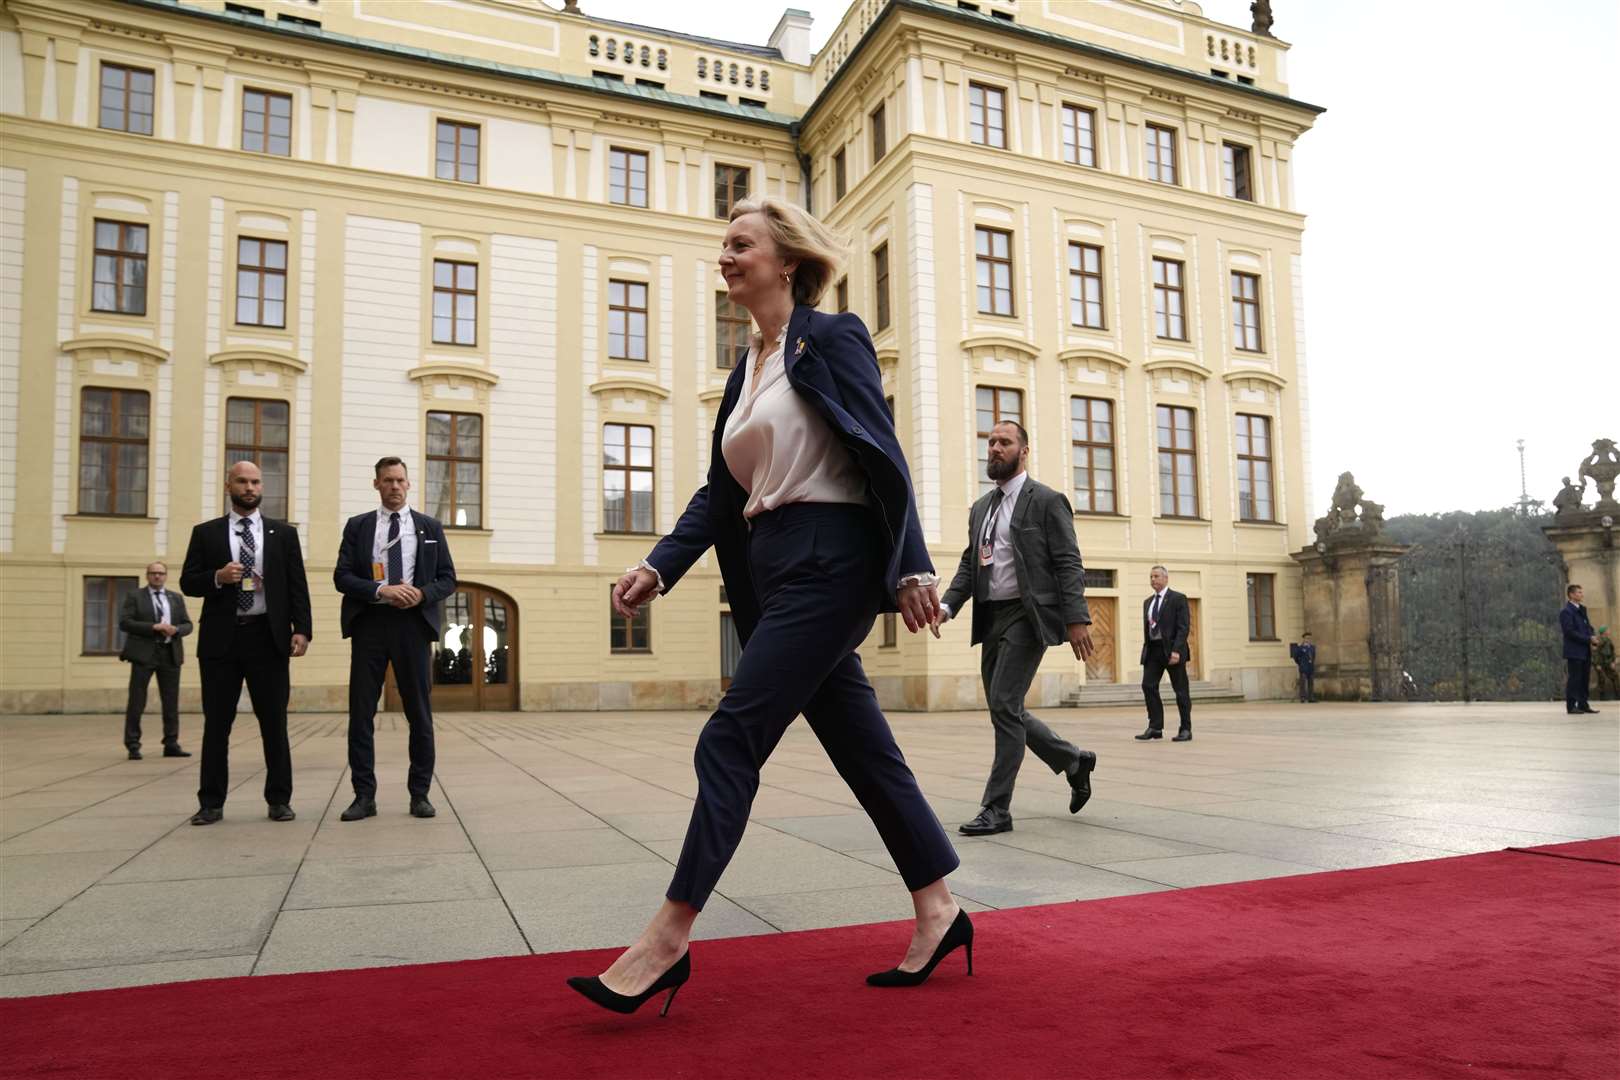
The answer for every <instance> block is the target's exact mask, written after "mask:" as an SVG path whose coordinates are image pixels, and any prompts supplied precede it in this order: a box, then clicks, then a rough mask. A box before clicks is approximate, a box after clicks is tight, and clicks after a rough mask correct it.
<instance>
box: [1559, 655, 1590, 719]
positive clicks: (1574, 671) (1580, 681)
mask: <svg viewBox="0 0 1620 1080" xmlns="http://www.w3.org/2000/svg"><path fill="white" fill-rule="evenodd" d="M1564 666H1565V667H1566V668H1567V669H1568V674H1569V677H1568V678H1566V679H1565V680H1564V709H1565V710H1566V711H1568V712H1574V711H1575V710H1577V709H1584V708H1587V707H1588V706H1587V700H1586V695H1587V694H1588V693H1589V688H1590V687H1591V684H1592V661H1590V660H1574V659H1571V658H1570V657H1567V656H1566V657H1564Z"/></svg>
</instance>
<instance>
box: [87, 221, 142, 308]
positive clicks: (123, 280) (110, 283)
mask: <svg viewBox="0 0 1620 1080" xmlns="http://www.w3.org/2000/svg"><path fill="white" fill-rule="evenodd" d="M90 308H91V310H93V311H116V312H118V313H119V314H121V315H145V314H146V226H145V225H131V224H129V223H127V222H123V221H102V220H101V219H100V218H97V219H96V265H95V272H94V274H93V276H92V289H91V293H90Z"/></svg>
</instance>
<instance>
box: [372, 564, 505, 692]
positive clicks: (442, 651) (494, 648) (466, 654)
mask: <svg viewBox="0 0 1620 1080" xmlns="http://www.w3.org/2000/svg"><path fill="white" fill-rule="evenodd" d="M441 612H442V614H441V617H440V622H439V637H438V640H437V641H435V642H434V643H433V661H432V663H433V707H434V708H436V709H444V710H449V711H455V712H474V711H483V710H511V709H516V708H517V707H518V692H517V671H518V667H517V662H518V625H517V605H516V604H514V603H513V602H512V598H511V597H509V596H507V595H506V594H504V593H501V592H497V591H496V590H494V589H488V588H484V587H483V586H480V585H465V584H464V585H460V586H458V587H457V589H456V591H455V592H454V593H452V594H451V595H450V596H448V597H446V598H445V601H444V605H443V607H442V609H441ZM383 702H384V708H386V709H389V710H390V711H396V712H397V711H398V710H399V708H400V706H401V701H400V697H399V690H398V689H397V688H396V687H395V685H394V672H393V669H392V668H390V669H389V672H388V682H387V684H386V687H385V693H384V695H383Z"/></svg>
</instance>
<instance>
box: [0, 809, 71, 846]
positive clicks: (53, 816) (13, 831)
mask: <svg viewBox="0 0 1620 1080" xmlns="http://www.w3.org/2000/svg"><path fill="white" fill-rule="evenodd" d="M73 812H74V809H73V807H72V806H71V805H70V806H34V807H27V806H23V807H16V808H15V809H12V808H6V807H0V840H10V839H11V838H12V837H13V836H16V835H18V834H20V833H25V832H28V831H30V830H32V829H37V828H39V827H40V826H41V825H46V824H49V823H50V822H52V821H56V820H57V819H58V818H63V817H66V816H68V815H69V814H72V813H73Z"/></svg>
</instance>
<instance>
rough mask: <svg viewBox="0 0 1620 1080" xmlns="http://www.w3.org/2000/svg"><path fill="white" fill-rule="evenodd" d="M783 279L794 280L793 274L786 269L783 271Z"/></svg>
mask: <svg viewBox="0 0 1620 1080" xmlns="http://www.w3.org/2000/svg"><path fill="white" fill-rule="evenodd" d="M782 280H783V281H792V280H793V275H792V274H790V273H788V272H787V271H786V270H784V271H782Z"/></svg>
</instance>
